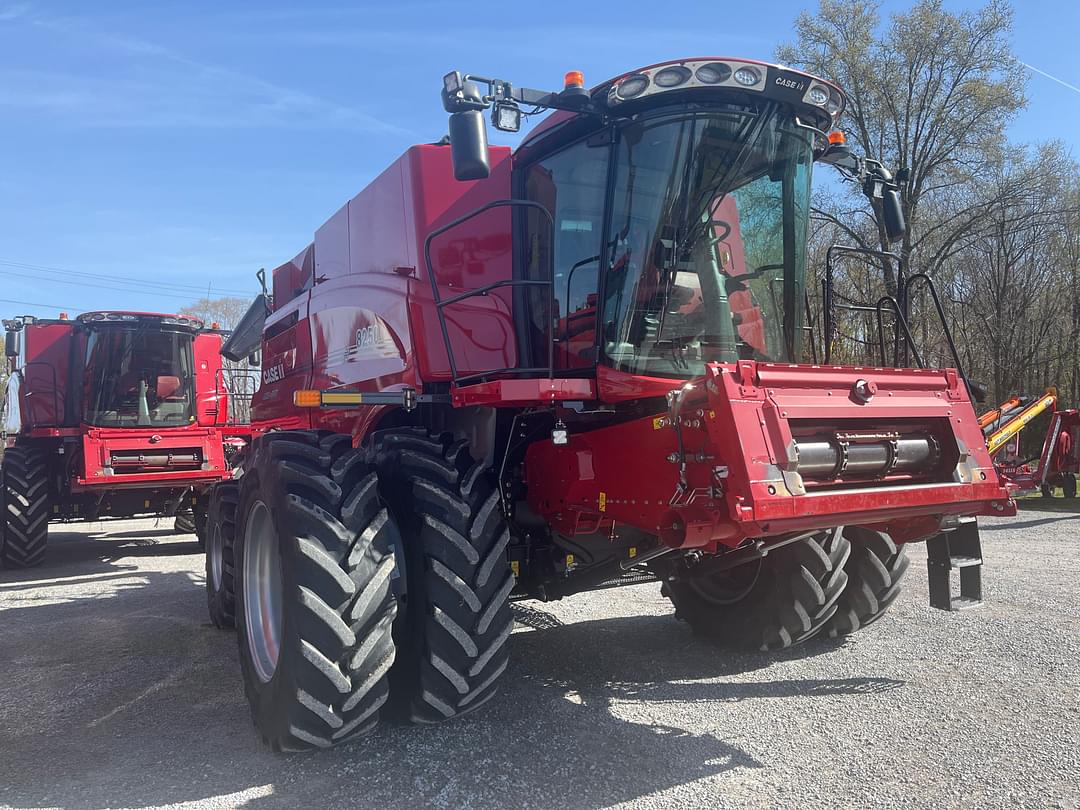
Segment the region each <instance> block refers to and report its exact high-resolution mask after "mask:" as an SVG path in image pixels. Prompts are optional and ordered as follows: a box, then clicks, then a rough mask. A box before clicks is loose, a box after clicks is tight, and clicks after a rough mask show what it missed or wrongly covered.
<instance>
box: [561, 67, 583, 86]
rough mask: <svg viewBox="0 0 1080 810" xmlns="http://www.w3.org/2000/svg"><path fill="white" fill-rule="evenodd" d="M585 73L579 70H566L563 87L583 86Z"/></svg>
mask: <svg viewBox="0 0 1080 810" xmlns="http://www.w3.org/2000/svg"><path fill="white" fill-rule="evenodd" d="M584 86H585V74H584V73H582V72H581V71H580V70H568V71H566V75H565V76H564V77H563V87H584Z"/></svg>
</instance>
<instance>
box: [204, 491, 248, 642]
mask: <svg viewBox="0 0 1080 810" xmlns="http://www.w3.org/2000/svg"><path fill="white" fill-rule="evenodd" d="M239 501H240V482H239V481H234V480H229V481H221V482H219V483H217V484H215V485H214V488H213V489H211V490H210V507H209V516H208V518H207V527H206V533H207V536H208V537H207V540H208V542H207V544H206V606H207V608H208V610H209V612H210V621H211V622H213V623H214V626H215V627H220V628H221V629H222V630H229V629H232V628H233V627H235V626H236V505H237V503H238V502H239Z"/></svg>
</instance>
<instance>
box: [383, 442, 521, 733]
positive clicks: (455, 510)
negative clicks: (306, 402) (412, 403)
mask: <svg viewBox="0 0 1080 810" xmlns="http://www.w3.org/2000/svg"><path fill="white" fill-rule="evenodd" d="M370 450H371V452H372V459H373V460H374V461H375V463H376V466H377V467H378V470H379V485H380V488H381V491H382V493H383V497H384V500H386V502H387V503H388V504H389V505H390V508H391V511H392V512H393V513H394V515H395V517H396V518H397V521H398V523H399V525H400V526H401V528H402V534H403V536H404V538H405V542H404V547H403V551H404V558H405V578H406V589H405V609H404V611H403V613H402V615H401V616H399V619H398V623H397V626H396V627H395V629H394V637H395V640H396V642H397V650H398V660H397V663H395V665H394V669H393V671H392V672H391V683H390V691H391V708H392V709H393V711H394V714H395V715H396V716H397V718H398V719H400V720H407V721H409V722H414V723H437V722H442V721H444V720H449V719H451V718H454V717H458V716H460V715H463V714H466V713H468V712H471V711H473V710H475V709H477V708H479V707H480V706H482V705H483V704H484V703H486V702H487V701H489V700H490V699H491V698H492V697H494V696H495V694H496V690H497V684H498V679H499V676H500V675H502V673H503V672H504V671H505V670H506V667H507V664H508V662H509V650H508V645H507V640H508V639H509V637H510V631H511V630H512V629H513V625H514V622H513V618H512V616H511V613H510V602H509V596H510V592H511V591H512V590H513V588H514V583H515V580H514V576H513V574H512V573H511V572H510V565H509V562H508V556H507V546H508V544H509V541H510V533H509V530H508V527H507V525H506V521H505V520H504V518H503V513H502V508H501V506H500V504H499V494H498V491H497V488H496V487H495V484H494V481H493V480H492V477H491V475H490V474H489V472H488V470H487V469H486V465H485V464H483V463H482V462H478V461H475V460H474V459H473V458H472V456H471V455H470V453H469V450H468V445H467V443H466V442H464V441H456V442H455V441H451V439H450V437H449V436H448V435H441V436H440V435H438V434H430V433H428V432H427V431H425V430H422V429H409V428H405V429H401V430H393V431H386V432H383V433H380V434H377V435H376V436H375V437H374V441H373V442H372V444H371V445H370Z"/></svg>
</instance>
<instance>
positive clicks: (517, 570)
mask: <svg viewBox="0 0 1080 810" xmlns="http://www.w3.org/2000/svg"><path fill="white" fill-rule="evenodd" d="M510 570H511V571H512V572H513V573H514V576H515V577H516V576H519V575H520V574H521V563H519V562H518V561H517V560H511V561H510Z"/></svg>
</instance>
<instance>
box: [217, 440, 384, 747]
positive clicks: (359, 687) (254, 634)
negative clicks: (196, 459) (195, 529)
mask: <svg viewBox="0 0 1080 810" xmlns="http://www.w3.org/2000/svg"><path fill="white" fill-rule="evenodd" d="M239 496H240V497H239V504H238V507H237V515H238V518H239V519H238V521H237V527H236V529H237V534H236V544H235V552H236V568H235V571H236V593H237V600H236V625H237V630H238V633H237V637H238V641H239V647H240V664H241V669H242V671H243V679H244V690H245V692H246V694H247V697H248V702H249V703H250V704H251V711H252V715H253V717H254V720H255V725H256V727H257V728H258V731H259V733H260V735H261V737H262V739H263V741H264V742H265V743H266V744H267V745H268V746H270V747H271V748H272V749H274V750H279V751H280V750H301V749H306V748H311V747H320V748H322V747H328V746H330V745H335V744H337V743H340V742H344V741H346V740H348V739H350V738H353V737H356V736H358V735H360V734H363V733H364V732H366V731H368V730H370V729H371V728H373V727H374V726H375V724H376V722H377V720H378V712H379V709H380V707H381V706H382V705H383V703H384V702H385V701H386V699H387V696H388V684H387V673H388V672H389V670H390V667H391V665H392V664H393V662H394V656H395V650H394V644H393V640H392V626H393V622H394V617H395V615H396V612H397V600H396V597H395V595H394V592H393V590H392V587H391V584H392V583H391V580H392V577H393V576H394V573H395V562H394V547H395V545H396V544H398V543H400V539H399V537H398V534H397V528H396V526H395V524H394V522H393V520H392V519H391V518H390V516H389V515H388V513H387V511H386V510H385V509H383V508H382V506H381V504H380V503H379V500H378V497H377V481H376V476H375V474H374V472H373V471H372V470H371V468H370V467H369V466H368V465H367V464H366V463H365V462H364V460H363V458H362V457H361V455H360V453H358V452H357V451H355V450H353V449H352V447H351V442H350V440H349V438H348V437H346V436H337V435H333V434H322V433H316V432H310V431H289V432H280V433H271V434H269V435H267V436H264V437H262V438H260V439H259V440H257V441H256V442H255V443H254V445H253V447H252V456H251V464H250V466H249V467H248V469H247V472H246V473H245V475H244V477H243V478H242V479H241V481H240V487H239Z"/></svg>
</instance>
